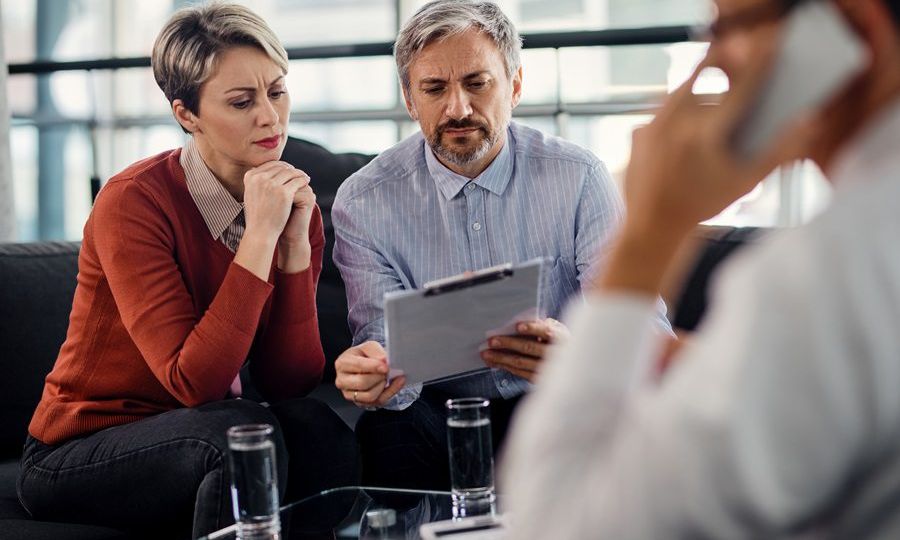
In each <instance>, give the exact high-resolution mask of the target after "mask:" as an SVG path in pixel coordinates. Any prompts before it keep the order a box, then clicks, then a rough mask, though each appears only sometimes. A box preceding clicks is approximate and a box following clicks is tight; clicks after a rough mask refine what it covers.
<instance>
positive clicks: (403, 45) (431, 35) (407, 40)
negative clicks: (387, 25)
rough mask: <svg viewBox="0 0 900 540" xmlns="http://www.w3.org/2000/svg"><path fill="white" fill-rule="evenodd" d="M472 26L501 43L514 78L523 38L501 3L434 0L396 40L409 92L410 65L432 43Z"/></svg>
mask: <svg viewBox="0 0 900 540" xmlns="http://www.w3.org/2000/svg"><path fill="white" fill-rule="evenodd" d="M471 28H477V29H478V30H480V31H482V32H484V33H485V34H487V35H488V36H489V37H490V38H491V39H492V40H493V41H494V44H495V45H497V49H499V50H500V54H502V55H503V61H504V63H505V64H506V75H507V76H508V77H510V78H512V76H513V75H514V74H515V72H516V71H518V70H519V67H520V66H521V65H522V59H521V55H520V52H521V50H522V39H521V38H520V37H519V32H518V31H517V30H516V27H515V26H513V24H512V22H510V20H509V18H508V17H507V16H506V15H505V14H504V13H503V12H502V11H500V8H499V7H497V4H495V3H493V2H485V1H481V0H434V1H432V2H429V3H427V4H425V5H424V6H422V8H421V9H419V11H417V12H416V14H415V15H413V16H412V18H411V19H409V20H408V21H406V24H405V25H403V28H401V29H400V34H399V35H398V36H397V41H396V42H395V43H394V58H395V59H396V61H397V73H398V74H399V75H400V82H401V83H402V84H403V89H404V90H405V91H406V93H407V95H409V89H410V81H409V67H410V65H412V62H413V60H414V59H415V56H416V55H417V54H418V53H420V52H421V51H422V49H424V48H425V47H426V46H428V45H430V44H431V43H433V42H435V41H438V40H441V39H446V38H448V37H450V36H454V35H458V34H462V33H464V32H466V31H467V30H469V29H471Z"/></svg>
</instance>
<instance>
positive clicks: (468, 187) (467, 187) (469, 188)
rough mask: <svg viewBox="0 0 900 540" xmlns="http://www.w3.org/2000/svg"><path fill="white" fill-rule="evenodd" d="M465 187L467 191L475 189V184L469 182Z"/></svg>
mask: <svg viewBox="0 0 900 540" xmlns="http://www.w3.org/2000/svg"><path fill="white" fill-rule="evenodd" d="M466 189H468V190H469V191H472V190H474V189H475V184H469V185H468V186H466Z"/></svg>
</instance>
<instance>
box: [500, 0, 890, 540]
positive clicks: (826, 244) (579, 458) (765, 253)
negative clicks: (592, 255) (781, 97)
mask: <svg viewBox="0 0 900 540" xmlns="http://www.w3.org/2000/svg"><path fill="white" fill-rule="evenodd" d="M810 1H825V0H810ZM716 4H717V7H718V14H719V19H718V22H717V24H715V25H714V26H713V28H714V29H715V30H716V32H715V33H714V38H713V42H712V45H711V47H710V50H709V53H708V56H707V58H706V59H705V61H704V62H703V63H702V64H701V66H700V68H698V70H697V73H695V74H694V76H693V77H692V78H691V80H689V81H688V82H687V83H685V84H684V85H683V86H682V87H681V88H680V89H679V90H677V91H676V92H675V93H674V94H673V95H672V96H671V97H670V99H669V100H668V101H667V103H666V104H665V105H664V106H663V107H662V109H661V110H660V111H659V114H658V115H657V116H656V118H655V119H654V120H653V121H652V122H651V123H650V124H649V125H648V126H646V127H644V128H642V129H640V130H638V131H637V132H636V133H635V135H634V147H633V153H632V160H631V165H630V166H629V168H628V171H627V177H626V207H627V208H628V213H627V217H626V221H625V224H624V227H623V229H622V231H621V234H620V235H619V237H618V239H617V242H616V245H615V247H614V248H613V251H612V253H611V255H610V258H609V265H608V266H607V267H606V268H605V271H604V272H603V273H602V274H601V275H599V276H598V277H597V278H596V279H595V280H594V281H593V282H592V284H591V285H590V288H591V289H592V290H591V292H590V293H589V294H588V298H589V299H588V301H587V302H586V304H585V305H583V306H575V307H574V308H573V310H572V312H571V313H569V314H568V317H567V318H566V321H567V322H568V323H569V325H570V327H571V329H572V333H573V337H572V340H571V341H569V342H568V343H567V344H565V345H563V346H562V347H561V348H560V349H559V350H557V351H554V353H553V354H551V357H550V358H548V360H547V368H546V370H545V371H544V372H543V373H542V378H540V379H539V380H538V383H537V385H536V389H535V391H534V392H533V395H532V397H531V398H530V399H529V400H528V401H527V402H526V403H525V404H524V405H523V408H522V411H521V415H520V416H518V417H517V418H515V419H514V422H513V433H512V435H511V440H510V442H509V443H508V449H509V452H508V454H507V455H506V456H505V459H506V461H505V463H504V466H503V467H502V474H501V480H502V484H501V485H502V486H503V487H504V492H505V493H506V494H507V495H508V498H507V510H508V511H509V512H510V513H511V516H512V520H513V529H514V530H513V533H512V535H511V536H510V537H511V538H517V539H528V538H541V539H545V538H567V539H568V538H579V539H581V538H622V539H624V538H775V537H786V536H793V535H809V536H815V537H836V538H853V539H861V538H896V537H898V536H900V435H898V429H900V398H898V396H900V393H898V391H897V383H898V381H900V332H898V331H897V329H898V326H900V249H898V248H897V245H898V244H897V237H898V235H900V211H898V209H900V151H898V144H900V143H898V141H900V99H898V98H900V1H897V0H847V1H839V2H835V5H836V7H837V8H838V9H839V12H840V16H841V17H843V18H845V19H846V21H847V22H848V23H849V25H850V26H851V27H852V29H853V31H854V33H856V34H857V35H858V37H859V39H860V40H861V41H862V43H863V45H864V47H865V49H866V52H867V60H866V64H865V67H864V68H863V72H862V73H861V74H860V75H859V76H858V77H856V78H855V79H854V80H853V81H852V82H851V83H850V84H849V85H848V87H846V88H845V89H844V90H842V91H841V92H840V93H839V95H838V96H837V97H835V98H833V99H832V100H830V101H829V103H828V104H827V105H826V106H824V107H823V109H821V110H818V111H814V112H811V113H810V114H809V115H807V116H806V117H805V118H804V119H802V120H799V119H798V120H797V121H796V122H794V123H793V124H792V126H791V127H790V128H788V129H785V130H784V132H783V133H782V134H781V136H779V137H778V140H773V141H770V145H771V146H770V148H769V149H768V150H767V151H766V152H764V155H762V156H760V157H758V158H757V159H755V160H752V161H739V160H737V159H736V158H735V157H734V155H733V152H732V151H731V149H730V146H729V139H730V138H731V136H732V134H733V133H734V130H735V128H736V127H737V126H738V125H739V123H740V122H741V119H742V118H743V117H744V115H745V114H747V111H748V110H750V106H751V104H752V103H753V101H754V97H755V96H756V95H757V93H758V91H759V89H760V87H761V86H762V85H763V84H764V82H765V80H766V76H767V74H768V73H769V71H768V70H769V69H770V67H771V65H772V59H773V57H774V55H775V54H776V53H775V50H776V49H777V47H778V38H779V36H780V35H781V34H780V32H781V31H782V30H783V28H784V25H783V23H784V16H785V15H787V13H788V12H789V11H790V9H791V4H799V3H797V2H781V1H780V0H718V1H717V2H716ZM794 9H796V6H794ZM706 66H717V67H720V68H721V69H723V70H724V71H725V72H726V73H727V75H728V76H729V78H730V81H731V90H730V91H729V92H728V93H727V95H726V96H725V97H724V100H723V102H722V103H721V105H719V106H717V107H705V106H702V105H700V104H699V100H698V98H697V96H695V95H693V94H692V91H691V89H692V86H693V84H694V81H695V79H696V77H697V74H699V72H700V71H701V70H702V69H704V68H705V67H706ZM802 156H805V157H810V158H812V159H813V160H815V162H816V163H817V164H818V165H819V166H820V167H821V168H822V170H823V171H825V172H826V174H827V176H828V177H829V178H830V180H831V181H832V182H833V184H834V186H835V196H834V200H833V202H832V204H831V206H830V208H829V209H828V210H827V211H826V212H825V213H824V214H822V215H820V216H819V217H818V218H816V219H815V220H813V221H812V222H811V223H809V224H808V225H806V226H803V227H800V228H798V229H795V230H789V231H783V232H779V233H775V234H773V235H772V236H771V237H769V238H768V239H767V241H766V242H764V243H763V244H762V245H759V246H757V247H754V248H751V249H748V250H747V251H745V252H743V253H742V254H740V255H738V256H737V257H736V258H735V260H733V261H731V262H730V263H729V265H728V268H726V269H725V270H724V271H723V273H722V274H721V275H720V278H719V280H718V282H717V284H716V288H715V295H714V298H713V304H712V307H711V311H710V312H709V314H708V315H707V319H706V321H705V322H704V324H703V325H702V326H701V328H700V330H699V332H698V333H697V334H696V335H695V336H694V338H693V339H692V340H691V341H689V342H688V343H686V344H685V345H684V347H682V348H681V350H680V351H679V352H678V353H677V355H676V357H675V359H674V362H673V364H672V367H671V369H670V370H669V372H668V373H667V374H666V375H665V376H664V378H663V379H662V380H661V381H660V380H657V379H656V376H655V375H656V374H655V371H654V368H655V366H654V364H655V357H656V354H657V352H658V351H659V350H661V349H662V345H661V344H659V343H658V342H659V340H658V339H657V338H655V337H654V336H653V334H652V328H653V315H654V305H655V304H654V298H655V296H656V294H657V293H658V292H659V288H660V281H661V279H662V276H663V274H664V273H665V271H666V269H667V268H668V266H669V264H670V262H671V260H672V255H673V253H674V252H675V251H676V249H677V248H678V246H679V245H680V244H681V243H682V241H683V240H684V239H685V237H686V236H687V235H688V234H689V232H690V231H691V229H692V228H693V227H694V226H695V225H696V224H697V223H698V222H700V221H702V220H705V219H708V218H711V217H712V216H715V215H716V214H718V213H719V212H720V211H722V210H723V209H724V208H725V207H727V206H728V205H729V204H730V203H732V202H733V201H735V200H737V199H738V198H739V197H741V196H742V195H743V194H745V193H747V192H748V191H750V190H751V189H752V188H753V187H754V186H755V185H756V184H757V183H758V182H759V181H760V180H761V179H762V178H763V177H765V176H766V175H767V173H769V172H770V171H772V170H773V168H774V167H775V166H776V165H778V164H780V163H785V162H787V161H790V160H792V159H793V158H796V157H802ZM601 351H602V354H601Z"/></svg>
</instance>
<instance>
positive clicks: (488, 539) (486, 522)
mask: <svg viewBox="0 0 900 540" xmlns="http://www.w3.org/2000/svg"><path fill="white" fill-rule="evenodd" d="M506 532H507V527H506V520H505V518H504V516H503V515H488V516H473V517H464V518H460V519H454V520H448V521H435V522H432V523H425V524H423V525H422V526H421V527H419V534H421V535H422V540H462V539H466V540H504V539H505V538H506Z"/></svg>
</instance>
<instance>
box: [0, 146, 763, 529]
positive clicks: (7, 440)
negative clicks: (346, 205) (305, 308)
mask: <svg viewBox="0 0 900 540" xmlns="http://www.w3.org/2000/svg"><path fill="white" fill-rule="evenodd" d="M371 158H372V156H367V155H362V154H333V153H331V152H329V151H327V150H326V149H324V148H322V147H320V146H318V145H314V144H312V143H308V142H305V141H300V140H296V139H291V140H290V141H289V144H288V147H287V148H286V150H285V154H284V156H283V159H285V160H286V161H288V162H291V163H293V164H295V165H296V166H298V167H300V168H302V169H304V170H305V171H306V172H307V173H309V175H310V177H311V178H312V179H313V185H314V188H315V191H316V194H317V199H318V203H319V205H320V206H321V209H322V215H323V218H324V221H325V235H326V252H325V266H324V269H323V272H322V277H321V281H320V284H319V290H318V296H317V302H316V303H317V307H318V311H319V322H320V330H321V335H322V344H323V348H324V350H325V356H326V358H327V360H328V362H327V367H326V374H325V377H324V380H323V383H322V385H320V387H319V388H318V389H317V390H316V391H315V392H314V394H313V395H314V396H316V397H318V398H320V399H322V400H324V401H325V402H326V403H329V405H331V406H332V407H333V408H334V409H335V410H336V411H337V412H338V414H340V415H341V416H342V417H343V418H344V419H345V420H346V421H347V422H348V423H351V424H352V423H353V421H354V420H355V418H356V415H358V410H357V409H356V408H355V407H353V406H352V405H351V404H348V403H346V402H345V401H344V400H343V399H341V397H340V395H339V393H338V392H337V390H335V389H334V386H333V384H332V382H333V380H334V367H333V362H334V359H335V358H336V357H337V356H338V354H339V353H340V352H342V351H343V350H344V349H345V348H346V347H348V346H349V344H350V332H349V330H348V328H347V320H346V318H347V306H346V297H345V295H344V286H343V282H342V281H341V278H340V274H339V273H338V271H337V268H335V266H334V264H333V262H332V259H331V248H332V246H333V245H334V232H333V229H332V226H331V205H332V203H333V201H334V194H335V192H336V190H337V187H338V186H339V185H340V183H341V182H342V181H343V180H344V179H345V178H346V177H347V176H349V175H350V174H352V173H353V172H354V171H355V170H357V169H358V168H360V167H361V166H363V165H364V164H365V163H367V162H368V161H369V160H370V159H371ZM756 234H757V233H756V231H754V230H748V229H727V228H726V229H710V228H704V229H701V230H700V232H698V235H697V237H696V242H695V243H694V244H695V247H693V248H692V249H691V253H690V254H688V255H686V256H685V259H686V261H687V262H686V263H685V268H686V269H687V270H686V271H685V272H684V276H680V277H679V279H678V281H679V282H687V283H688V284H689V287H687V288H686V289H685V288H683V287H681V286H680V285H673V286H672V293H671V295H670V297H669V298H667V300H668V301H669V303H671V304H676V305H673V309H672V310H670V318H672V320H673V321H676V323H678V322H680V323H681V326H682V327H684V328H685V329H688V330H690V329H692V328H693V325H695V324H696V322H697V321H699V319H700V316H701V315H702V311H703V309H704V307H705V290H706V283H707V280H708V277H709V274H710V273H711V272H712V269H713V268H714V267H715V266H716V265H717V264H718V263H719V262H720V261H721V260H722V259H723V258H725V257H726V256H728V255H729V254H730V253H731V252H732V251H733V250H734V249H736V248H737V247H739V246H740V245H742V244H744V243H745V242H747V241H748V240H750V239H753V238H755V236H756ZM78 248H79V244H78V243H77V242H43V243H34V244H0V370H2V371H0V372H2V374H3V377H2V379H0V540H13V539H16V540H18V539H23V540H24V539H30V540H31V539H58V540H68V539H72V540H75V539H85V540H87V539H113V538H117V539H124V538H131V537H132V536H130V535H128V534H126V533H123V532H121V531H117V530H114V529H109V528H104V527H94V526H87V525H75V524H60V523H48V522H39V521H35V520H32V519H30V517H29V516H28V514H27V512H26V511H25V510H24V509H23V508H22V507H21V505H20V504H19V502H18V499H17V496H16V489H15V483H16V476H17V474H18V460H19V456H20V455H21V451H22V444H23V441H24V438H25V434H26V429H27V426H28V422H29V420H30V418H31V414H32V412H33V410H34V407H35V405H36V404H37V401H38V399H39V398H40V393H41V389H42V387H43V380H44V377H45V376H46V374H47V373H48V372H49V371H50V369H51V368H52V366H53V362H54V360H55V358H56V354H57V352H58V350H59V347H60V345H61V344H62V342H63V339H64V338H65V333H66V328H67V325H68V315H69V310H70V308H71V301H72V295H73V292H74V290H75V276H76V274H77V257H78ZM698 253H699V255H698ZM698 258H699V260H700V261H701V264H700V265H694V264H693V262H694V261H695V260H697V259H698ZM679 306H681V307H683V308H684V309H679ZM245 388H249V381H245Z"/></svg>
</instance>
